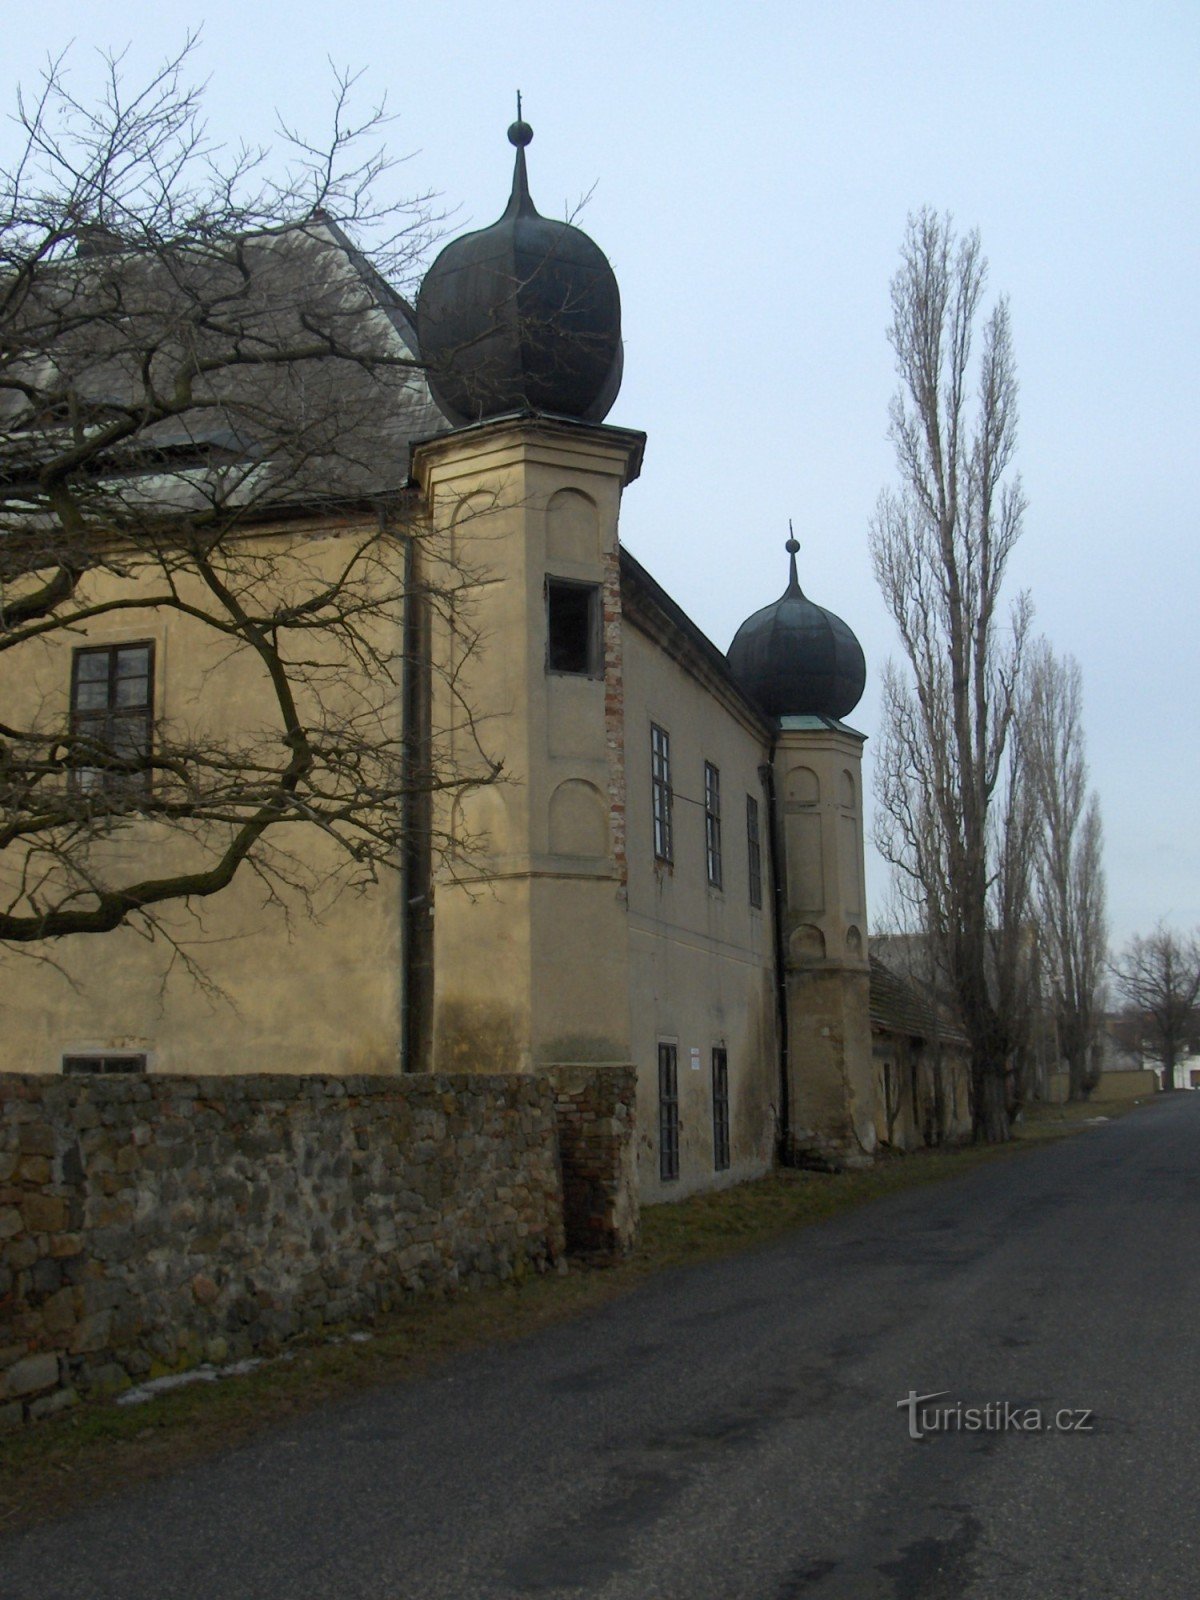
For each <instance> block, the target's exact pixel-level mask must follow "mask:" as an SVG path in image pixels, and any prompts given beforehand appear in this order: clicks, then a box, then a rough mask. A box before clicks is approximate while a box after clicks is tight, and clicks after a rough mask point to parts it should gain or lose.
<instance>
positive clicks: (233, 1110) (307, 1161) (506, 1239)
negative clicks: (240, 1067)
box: [0, 1074, 632, 1428]
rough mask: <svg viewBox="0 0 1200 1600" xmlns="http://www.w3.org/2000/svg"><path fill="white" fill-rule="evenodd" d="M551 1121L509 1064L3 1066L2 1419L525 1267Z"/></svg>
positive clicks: (549, 1154)
mask: <svg viewBox="0 0 1200 1600" xmlns="http://www.w3.org/2000/svg"><path fill="white" fill-rule="evenodd" d="M619 1114H620V1113H618V1115H619ZM556 1118H557V1113H556V1105H555V1098H554V1092H553V1090H552V1088H551V1086H550V1084H549V1083H548V1082H547V1081H546V1080H545V1079H544V1078H536V1077H525V1076H522V1077H517V1076H494V1077H493V1076H486V1077H483V1076H456V1077H433V1076H425V1075H419V1076H418V1075H414V1076H406V1077H402V1078H400V1077H356V1078H332V1077H292V1076H267V1075H262V1076H253V1077H227V1078H210V1077H205V1078H172V1077H159V1076H149V1077H119V1078H107V1079H106V1078H77V1077H64V1078H58V1077H46V1076H33V1075H17V1074H0V1428H2V1427H3V1426H5V1425H8V1426H13V1425H15V1424H18V1423H20V1422H22V1421H25V1420H30V1419H34V1418H37V1417H39V1416H45V1415H49V1414H52V1413H53V1412H55V1411H57V1410H60V1409H62V1408H63V1407H65V1406H68V1405H70V1404H72V1403H73V1402H74V1401H75V1399H76V1398H77V1397H78V1396H80V1395H89V1394H103V1393H111V1392H115V1391H116V1390H118V1389H120V1388H123V1387H125V1386H127V1385H128V1384H129V1382H130V1381H131V1380H138V1379H142V1378H145V1377H147V1376H152V1375H157V1374H159V1373H163V1372H168V1371H172V1370H175V1369H177V1368H182V1367H185V1366H188V1365H191V1364H194V1363H195V1362H197V1361H199V1360H203V1359H209V1360H213V1361H223V1360H226V1359H229V1358H236V1357H239V1356H242V1355H246V1354H248V1353H250V1352H251V1351H256V1350H264V1349H270V1348H272V1347H273V1346H275V1345H277V1344H278V1343H279V1342H280V1341H282V1340H284V1339H286V1338H288V1337H289V1336H291V1335H293V1334H296V1333H298V1332H301V1331H304V1330H306V1329H318V1328H320V1327H322V1326H326V1325H330V1324H337V1323H340V1322H345V1321H349V1320H352V1319H359V1320H362V1319H369V1318H371V1317H372V1316H373V1315H374V1314H376V1313H377V1312H380V1311H384V1310H387V1309H388V1308H389V1307H391V1306H393V1305H394V1304H396V1303H397V1302H398V1301H400V1300H402V1299H403V1298H404V1297H405V1296H406V1295H408V1294H410V1293H412V1292H414V1291H418V1290H422V1289H428V1288H437V1287H442V1288H444V1287H450V1286H453V1285H457V1284H470V1285H474V1284H482V1283H486V1282H493V1281H497V1280H500V1279H505V1278H509V1277H512V1276H514V1275H516V1276H519V1275H521V1274H522V1273H524V1272H526V1271H528V1270H530V1269H534V1270H541V1269H543V1268H545V1267H546V1266H547V1265H548V1264H549V1263H551V1262H553V1261H554V1260H555V1259H556V1258H557V1257H558V1256H559V1255H561V1253H562V1251H563V1249H564V1243H565V1241H564V1230H563V1191H562V1178H561V1169H560V1163H559V1157H558V1151H557V1126H556ZM576 1120H577V1121H578V1118H577V1119H576ZM603 1137H604V1138H607V1137H608V1136H607V1135H605V1136H603ZM584 1143H585V1144H586V1146H587V1149H588V1150H589V1151H590V1150H591V1148H592V1145H591V1142H590V1141H589V1140H588V1139H585V1141H584ZM601 1143H603V1139H602V1141H601ZM630 1146H631V1148H632V1141H631V1140H630ZM597 1150H599V1146H597Z"/></svg>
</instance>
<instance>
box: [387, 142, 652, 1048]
mask: <svg viewBox="0 0 1200 1600" xmlns="http://www.w3.org/2000/svg"><path fill="white" fill-rule="evenodd" d="M532 137H533V134H532V130H531V129H530V128H529V126H528V124H527V123H524V122H522V121H520V120H518V121H517V122H515V123H514V124H513V125H512V127H511V128H510V129H509V139H510V141H511V143H512V144H513V145H514V146H515V147H516V159H515V165H514V174H513V185H512V193H511V196H510V199H509V203H508V206H507V207H506V209H505V211H504V213H503V215H502V216H501V217H500V218H499V219H498V221H497V222H496V223H494V224H493V225H492V226H491V227H490V228H485V229H481V230H479V231H478V232H475V233H471V234H467V235H465V236H464V237H462V238H460V239H457V240H454V241H453V242H452V243H451V244H449V245H448V246H447V247H446V248H445V249H444V250H443V251H442V253H441V254H440V255H439V256H438V258H437V260H436V261H435V262H434V263H433V265H432V267H431V268H430V270H429V273H428V275H427V276H426V278H425V281H424V283H423V285H422V287H421V292H420V296H419V298H418V302H417V323H418V337H419V341H420V345H421V351H422V356H423V358H424V359H425V360H426V361H427V363H428V366H429V380H430V387H431V389H432V391H433V394H434V396H435V398H436V400H437V402H438V404H439V406H440V407H441V409H442V411H443V413H444V415H445V416H446V418H447V420H448V421H449V422H450V423H451V428H450V431H448V432H446V433H443V434H441V435H439V436H438V437H436V438H434V439H432V440H429V441H426V442H425V443H424V444H422V445H419V446H418V447H417V448H416V450H415V451H414V458H413V461H414V464H413V472H414V476H415V478H416V479H417V482H418V484H419V486H420V488H421V490H422V492H423V494H424V497H425V501H426V504H427V507H428V514H429V534H428V538H427V539H426V540H425V541H423V542H424V544H425V549H424V550H423V552H422V553H421V557H420V559H421V564H422V567H423V573H424V577H425V579H426V581H427V584H428V587H429V591H430V594H431V597H432V599H431V608H430V612H431V614H430V628H429V646H430V659H431V662H432V669H431V683H430V724H431V738H432V739H433V741H434V743H435V744H437V745H439V746H440V749H439V755H441V756H442V757H443V758H448V761H449V765H450V767H452V768H453V769H456V770H457V771H458V772H459V773H461V774H464V775H465V776H467V777H468V778H471V777H477V778H478V780H479V781H478V783H477V785H474V786H468V787H467V788H466V790H465V791H463V792H461V793H460V794H459V796H458V798H457V799H456V800H455V801H454V802H453V803H452V804H451V803H444V804H439V803H438V802H436V801H435V806H434V815H433V817H432V826H433V827H434V829H435V830H436V831H438V832H440V833H442V834H443V835H445V836H446V837H448V839H449V841H450V845H451V848H450V855H449V859H448V863H447V865H446V866H445V867H444V868H442V869H440V870H439V872H438V874H437V876H436V878H435V881H434V883H433V885H432V918H433V927H432V966H433V1017H432V1052H431V1054H432V1064H433V1065H434V1066H435V1067H436V1068H437V1069H438V1070H440V1071H503V1070H508V1071H529V1070H533V1069H543V1068H554V1067H558V1066H563V1065H567V1064H576V1063H589V1064H595V1063H605V1064H622V1065H623V1064H626V1063H628V1061H629V1059H630V1024H629V956H628V934H627V928H626V918H625V904H624V855H623V840H624V752H623V726H622V717H621V660H620V626H619V620H620V585H619V571H618V547H617V518H618V513H619V509H620V500H621V493H622V491H623V489H624V488H625V486H626V485H627V484H628V483H630V482H631V481H632V480H633V479H634V478H635V477H636V476H637V473H638V471H639V468H640V464H641V455H642V448H643V445H644V442H645V441H644V436H643V435H641V434H638V433H632V432H629V431H627V430H625V429H619V428H611V427H606V426H603V418H604V417H605V416H606V415H607V412H608V410H609V408H610V406H611V404H612V402H613V400H614V399H615V398H616V393H617V389H618V387H619V384H620V376H621V333H620V296H619V292H618V289H617V284H616V279H615V277H614V276H613V272H612V269H611V267H610V266H609V264H608V261H607V260H606V259H605V257H604V255H603V253H602V252H601V251H600V250H599V248H598V247H597V246H596V245H595V244H594V243H593V242H592V240H591V239H589V238H588V237H587V235H585V234H583V233H581V232H580V230H578V229H576V228H573V227H570V226H569V225H567V224H565V223H559V222H554V221H552V220H550V219H548V218H544V217H542V216H540V215H539V214H538V212H537V210H536V208H535V207H534V205H533V202H532V199H531V198H530V194H529V186H528V179H527V172H526V157H525V151H526V147H527V146H528V144H529V142H530V140H531V139H532Z"/></svg>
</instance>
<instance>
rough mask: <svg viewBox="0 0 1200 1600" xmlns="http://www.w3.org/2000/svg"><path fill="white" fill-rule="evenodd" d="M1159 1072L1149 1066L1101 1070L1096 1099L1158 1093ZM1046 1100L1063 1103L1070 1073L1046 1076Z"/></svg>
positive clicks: (1124, 1097) (1130, 1097)
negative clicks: (1123, 1069)
mask: <svg viewBox="0 0 1200 1600" xmlns="http://www.w3.org/2000/svg"><path fill="white" fill-rule="evenodd" d="M1158 1080H1159V1074H1158V1073H1157V1072H1155V1071H1154V1070H1153V1068H1151V1067H1146V1068H1144V1069H1135V1070H1132V1071H1128V1072H1122V1071H1112V1072H1103V1073H1101V1075H1100V1082H1099V1084H1098V1086H1097V1088H1096V1090H1095V1098H1096V1099H1097V1100H1140V1099H1141V1098H1142V1097H1143V1096H1145V1095H1152V1094H1157V1093H1158ZM1047 1087H1048V1091H1049V1092H1048V1094H1047V1096H1046V1098H1047V1100H1049V1101H1050V1103H1051V1104H1052V1105H1065V1104H1066V1102H1067V1098H1068V1095H1069V1093H1070V1088H1071V1079H1070V1074H1069V1073H1066V1072H1052V1073H1050V1074H1049V1076H1048V1078H1047Z"/></svg>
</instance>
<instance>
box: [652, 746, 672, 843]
mask: <svg viewBox="0 0 1200 1600" xmlns="http://www.w3.org/2000/svg"><path fill="white" fill-rule="evenodd" d="M674 803H675V791H674V789H673V787H672V785H671V735H670V734H669V733H668V732H667V730H666V729H665V728H663V727H660V726H659V724H658V723H657V722H652V723H651V724H650V812H651V822H652V827H653V841H654V859H655V860H656V861H662V862H665V863H666V864H667V865H670V864H671V863H672V862H673V861H674V860H675V830H674V821H673V811H674Z"/></svg>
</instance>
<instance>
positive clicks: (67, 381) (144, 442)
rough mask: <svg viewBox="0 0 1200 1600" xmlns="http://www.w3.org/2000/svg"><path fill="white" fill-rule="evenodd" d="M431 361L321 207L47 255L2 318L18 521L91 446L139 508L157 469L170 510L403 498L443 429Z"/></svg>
mask: <svg viewBox="0 0 1200 1600" xmlns="http://www.w3.org/2000/svg"><path fill="white" fill-rule="evenodd" d="M419 363H420V356H419V351H418V347H417V338H416V333H415V331H414V325H413V316H412V310H411V307H410V306H409V305H408V304H407V302H406V301H405V300H404V298H403V297H402V296H401V295H400V294H399V293H397V292H396V291H395V290H394V289H393V288H392V287H391V286H390V285H389V284H387V283H386V282H385V280H384V279H383V278H381V277H380V275H379V274H378V273H377V272H376V271H375V270H374V269H373V268H372V267H371V265H370V264H369V262H368V261H367V260H366V259H365V257H363V255H362V254H361V252H359V251H358V250H357V249H356V248H355V247H354V245H353V244H352V243H351V242H350V240H349V239H348V238H347V237H346V235H345V234H344V233H342V231H341V230H340V229H339V228H338V227H337V226H336V224H334V223H332V222H331V221H329V220H328V219H327V218H324V217H320V216H318V217H314V218H312V219H311V220H309V221H308V222H306V223H302V224H297V225H294V226H290V227H287V228H282V229H279V230H277V231H273V232H262V233H257V234H252V235H247V236H245V237H243V238H239V239H225V238H220V239H216V240H214V241H212V242H211V243H210V242H207V241H205V240H204V239H203V238H194V239H188V240H185V241H183V242H182V243H181V244H180V246H179V247H178V248H175V247H173V246H166V247H162V248H159V249H148V250H146V251H139V250H136V249H119V248H108V249H105V250H103V251H89V252H87V253H83V254H79V255H77V256H74V257H69V258H65V259H62V260H59V261H55V262H51V263H47V264H45V265H44V266H43V267H39V269H38V270H37V271H36V272H35V273H34V274H33V275H32V277H31V280H30V283H29V285H28V286H27V288H26V289H25V292H24V293H23V294H22V295H20V296H19V297H11V298H10V300H9V302H8V305H7V307H6V311H5V316H4V320H3V324H2V325H0V461H2V462H3V468H4V470H3V474H2V477H3V485H2V486H3V489H4V490H5V491H6V492H5V493H4V495H3V499H4V501H5V502H6V510H7V514H8V516H9V518H13V517H19V515H20V506H21V500H22V490H23V489H26V488H27V489H28V490H30V491H31V493H32V496H33V501H34V502H36V486H37V478H38V474H39V472H40V471H42V470H43V469H44V467H45V465H46V463H47V461H52V460H54V459H55V457H56V456H58V457H64V456H68V455H70V454H71V452H73V451H79V450H80V447H81V446H82V467H81V474H80V477H81V481H83V482H87V481H88V480H94V481H95V482H96V483H97V484H101V483H104V484H106V485H107V489H106V491H105V492H106V493H107V494H108V495H109V496H110V497H113V496H116V497H118V498H119V489H117V488H114V485H119V484H120V483H123V482H129V483H133V482H134V481H140V482H141V485H142V487H141V488H140V489H139V490H138V491H137V493H138V509H139V511H144V509H145V506H146V503H147V500H146V492H145V491H146V486H147V480H148V479H153V480H154V482H153V488H152V491H151V493H152V498H153V503H154V504H158V505H161V506H162V508H163V510H164V511H166V512H168V513H169V512H171V511H172V510H176V509H178V510H188V509H192V507H193V503H194V502H195V501H196V500H197V498H199V499H201V500H202V499H203V497H204V495H205V494H206V493H212V492H213V491H214V489H216V490H217V491H218V492H220V493H222V494H223V495H224V496H225V499H226V503H230V504H235V505H236V504H244V505H245V506H246V507H247V508H249V507H251V506H253V507H254V508H260V507H261V508H264V509H265V508H269V507H274V508H292V509H295V508H297V507H298V506H302V505H304V506H307V505H328V504H329V503H330V502H339V501H340V502H346V501H349V500H354V501H357V500H362V499H373V498H377V497H379V496H384V495H390V494H392V493H399V492H400V491H402V490H403V489H404V488H405V485H406V484H407V482H408V477H409V449H410V445H411V442H412V441H413V440H414V439H416V438H419V437H427V436H429V435H430V434H432V433H435V432H439V431H441V430H442V429H443V428H444V427H445V422H444V419H443V418H442V416H441V414H440V412H439V411H438V410H437V408H436V406H435V405H434V404H433V401H432V399H431V398H430V395H429V390H428V386H427V384H426V382H425V376H424V373H423V371H422V370H421V368H420V364H419ZM118 434H120V435H121V436H120V437H117V436H116V435H118ZM109 440H111V443H109V442H108V441H109ZM101 446H102V448H99V447H101ZM172 480H174V481H176V482H177V483H178V484H179V485H180V499H179V501H178V503H176V502H175V500H174V499H173V498H172V495H171V493H170V492H169V484H170V482H171V481H172Z"/></svg>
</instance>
